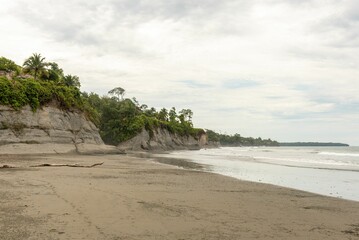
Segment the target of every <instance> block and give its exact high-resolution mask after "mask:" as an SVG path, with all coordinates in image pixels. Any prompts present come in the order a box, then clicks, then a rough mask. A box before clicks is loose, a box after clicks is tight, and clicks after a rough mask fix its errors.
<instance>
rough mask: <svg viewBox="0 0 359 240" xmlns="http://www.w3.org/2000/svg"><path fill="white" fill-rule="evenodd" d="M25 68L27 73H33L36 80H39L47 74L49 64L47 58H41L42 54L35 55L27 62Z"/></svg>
mask: <svg viewBox="0 0 359 240" xmlns="http://www.w3.org/2000/svg"><path fill="white" fill-rule="evenodd" d="M23 66H24V68H25V71H27V72H33V73H34V78H35V80H37V77H38V76H39V75H41V74H42V73H44V72H46V66H47V63H46V62H45V58H44V57H41V54H37V53H34V54H32V56H31V57H29V58H28V59H26V60H25V62H24V64H23Z"/></svg>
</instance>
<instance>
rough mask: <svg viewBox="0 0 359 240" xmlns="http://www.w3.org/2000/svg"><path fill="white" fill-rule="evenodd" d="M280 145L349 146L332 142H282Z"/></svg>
mask: <svg viewBox="0 0 359 240" xmlns="http://www.w3.org/2000/svg"><path fill="white" fill-rule="evenodd" d="M279 146H281V147H349V144H346V143H333V142H282V143H279Z"/></svg>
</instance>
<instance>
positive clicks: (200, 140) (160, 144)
mask: <svg viewBox="0 0 359 240" xmlns="http://www.w3.org/2000/svg"><path fill="white" fill-rule="evenodd" d="M207 145H208V140H207V135H206V134H205V133H202V134H200V135H199V136H196V137H193V136H180V135H178V134H174V133H171V132H169V131H168V130H167V129H164V128H156V129H155V130H153V131H151V132H150V131H147V130H146V129H143V130H142V132H141V133H140V134H138V135H137V136H135V137H134V138H132V139H130V140H128V141H126V142H123V143H120V144H119V146H118V147H119V148H120V149H124V150H133V151H140V150H152V151H167V150H184V149H189V150H197V149H200V148H203V147H206V146H207Z"/></svg>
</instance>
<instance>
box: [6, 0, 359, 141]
mask: <svg viewBox="0 0 359 240" xmlns="http://www.w3.org/2000/svg"><path fill="white" fill-rule="evenodd" d="M0 5H1V6H2V7H1V9H0V28H1V29H2V37H1V38H0V45H1V46H2V48H1V52H0V54H1V55H4V56H6V57H9V58H11V59H13V60H15V61H17V62H18V63H22V61H23V60H24V59H25V58H26V57H27V56H29V55H30V54H31V53H33V52H40V53H42V54H43V55H44V56H46V57H47V59H48V60H51V61H56V62H58V63H59V64H60V66H62V67H63V68H64V69H65V71H66V72H68V73H71V74H77V75H79V76H80V78H81V80H82V89H83V90H85V91H94V92H98V93H100V94H105V93H106V92H107V91H108V90H110V89H112V88H113V87H116V86H122V87H123V88H125V89H126V90H127V94H126V96H128V97H132V96H136V97H137V98H138V99H139V100H140V101H141V102H146V103H147V104H148V105H153V106H156V107H163V106H165V107H171V106H176V107H177V108H178V109H180V108H191V109H193V110H194V112H195V118H194V121H195V123H196V124H197V125H198V126H201V127H206V128H213V129H216V130H220V129H223V131H226V132H228V133H235V132H239V133H241V134H242V135H252V136H262V137H272V138H276V139H278V140H285V141H289V140H303V141H309V140H313V141H316V140H323V141H336V140H337V139H338V140H339V139H340V141H348V142H350V143H352V144H359V138H358V137H357V136H359V134H358V132H355V130H353V128H354V129H359V123H358V121H357V120H358V119H357V115H356V113H358V110H359V109H358V108H359V107H358V104H359V97H358V96H359V95H358V94H357V93H358V92H359V84H357V76H359V72H358V67H357V66H358V64H359V54H358V53H359V52H358V47H359V38H358V36H359V32H358V30H357V29H359V28H358V24H359V17H358V11H357V9H358V6H359V5H358V4H357V3H356V1H354V0H352V1H334V0H330V1H325V2H323V1H320V0H308V1H297V0H270V1H264V0H254V1H249V0H228V1H214V0H213V1H212V0H211V1H204V0H200V1H195V2H193V1H187V0H185V1H183V0H171V1H165V0H151V1H146V0H141V1H132V0H122V1H113V0H103V1H98V0H87V1H82V0H77V1H68V2H61V1H45V0H36V1H35V0H27V1H24V0H12V1H10V0H0ZM227 83H231V84H232V85H228V84H227ZM254 83H255V84H254ZM226 84H227V85H226ZM231 86H232V87H231ZM340 109H341V110H340ZM338 119H342V120H340V121H339V120H338ZM298 123H300V131H299V130H298ZM343 124H344V126H343ZM345 126H348V127H347V128H346V127H345ZM315 128H317V130H316V131H315V132H314V131H313V129H315ZM349 128H350V129H352V130H351V131H350V130H349ZM333 129H338V131H336V132H335V133H333V135H330V134H327V132H331V131H333ZM344 133H345V134H344ZM343 134H344V135H343ZM345 136H347V137H345ZM346 139H347V140H346Z"/></svg>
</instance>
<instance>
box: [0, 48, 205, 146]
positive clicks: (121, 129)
mask: <svg viewBox="0 0 359 240" xmlns="http://www.w3.org/2000/svg"><path fill="white" fill-rule="evenodd" d="M0 91H1V94H0V104H1V105H8V106H12V107H13V108H14V109H20V108H21V107H23V106H26V105H30V106H31V108H32V109H33V111H36V109H38V108H39V107H41V106H42V105H45V104H48V103H50V102H54V103H56V104H58V105H59V107H61V108H63V109H65V110H70V111H71V110H80V111H83V112H84V113H85V114H86V115H87V116H88V118H89V119H90V120H92V121H93V122H94V123H95V124H96V125H97V126H98V127H99V129H100V134H101V137H102V138H103V140H104V142H105V143H107V144H113V145H117V144H119V143H120V142H122V141H126V140H128V139H130V138H132V137H134V136H135V135H136V134H137V133H139V132H140V131H141V130H142V129H143V128H145V129H146V130H148V131H149V133H150V134H153V131H156V129H157V128H166V129H168V130H169V131H170V132H172V133H175V134H179V135H181V136H185V135H187V136H189V135H191V136H194V137H197V136H198V135H199V134H201V133H203V132H204V131H203V130H202V129H196V128H194V127H193V124H192V115H193V113H192V111H191V110H189V109H183V110H181V111H180V112H179V113H177V112H176V109H175V108H172V109H170V110H167V109H165V108H163V109H161V111H159V112H157V111H156V109H154V108H148V107H147V105H145V104H142V105H140V104H139V103H138V102H137V100H136V99H135V98H134V99H133V100H131V99H124V98H123V96H124V93H125V90H124V89H123V88H121V87H118V88H115V89H112V90H110V91H109V95H110V96H102V97H100V96H99V95H97V94H95V93H89V94H88V93H86V92H83V93H82V92H81V91H80V80H79V78H78V77H77V76H73V75H65V74H64V71H63V69H61V68H60V67H59V66H58V64H57V63H55V62H45V58H44V57H42V56H41V55H40V54H33V55H32V56H30V57H29V58H28V59H26V60H25V62H24V64H23V67H20V66H18V65H16V64H15V63H14V62H13V61H11V60H9V59H6V58H4V57H2V58H0Z"/></svg>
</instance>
